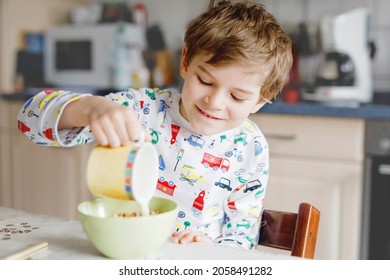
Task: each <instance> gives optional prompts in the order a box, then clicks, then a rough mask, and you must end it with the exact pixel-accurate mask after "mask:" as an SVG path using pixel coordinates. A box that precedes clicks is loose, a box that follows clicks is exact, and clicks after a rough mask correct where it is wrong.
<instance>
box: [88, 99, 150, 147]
mask: <svg viewBox="0 0 390 280" xmlns="http://www.w3.org/2000/svg"><path fill="white" fill-rule="evenodd" d="M104 101H105V102H102V103H101V104H99V105H97V106H94V107H93V109H92V110H91V112H90V115H89V125H90V128H91V131H92V133H93V134H94V135H95V138H96V141H97V142H98V143H99V144H100V145H102V146H106V145H108V146H111V147H113V148H115V147H119V146H121V145H129V144H131V142H135V141H137V140H140V139H141V137H142V133H144V132H143V130H142V127H141V124H140V123H139V121H138V119H137V115H136V113H135V112H134V111H133V110H131V109H130V108H128V107H126V106H123V105H120V104H118V103H115V102H112V101H108V100H104Z"/></svg>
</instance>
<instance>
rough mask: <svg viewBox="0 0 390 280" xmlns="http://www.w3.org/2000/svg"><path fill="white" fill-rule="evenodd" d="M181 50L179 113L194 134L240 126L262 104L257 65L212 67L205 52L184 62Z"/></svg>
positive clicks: (260, 72) (210, 132)
mask: <svg viewBox="0 0 390 280" xmlns="http://www.w3.org/2000/svg"><path fill="white" fill-rule="evenodd" d="M186 51H187V50H186V48H184V49H183V53H182V59H181V65H180V74H181V76H182V77H183V79H184V85H183V90H182V99H181V102H180V113H181V115H182V116H183V117H184V118H185V119H186V120H187V121H189V122H190V124H191V126H192V128H193V129H194V130H195V132H196V133H198V134H201V135H206V136H207V135H212V134H215V133H219V132H222V131H226V130H229V129H232V128H235V127H237V126H239V125H241V124H242V123H243V122H244V121H245V119H247V117H248V116H249V114H251V113H255V112H257V111H258V110H259V109H260V108H261V106H262V105H263V104H264V102H263V101H260V100H261V98H260V89H261V84H262V83H263V81H264V80H265V78H266V73H265V71H259V67H254V66H248V65H247V64H239V63H234V64H230V65H222V66H212V65H210V64H208V63H206V61H208V59H209V58H210V56H209V55H203V54H199V55H196V56H195V57H194V58H193V59H192V60H191V63H190V64H189V65H186V64H185V59H184V56H185V54H186Z"/></svg>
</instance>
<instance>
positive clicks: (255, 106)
mask: <svg viewBox="0 0 390 280" xmlns="http://www.w3.org/2000/svg"><path fill="white" fill-rule="evenodd" d="M265 103H266V102H265V101H259V102H258V103H257V104H256V105H254V106H253V108H252V110H251V114H254V113H256V112H257V111H259V110H260V109H261V107H263V106H264V104H265Z"/></svg>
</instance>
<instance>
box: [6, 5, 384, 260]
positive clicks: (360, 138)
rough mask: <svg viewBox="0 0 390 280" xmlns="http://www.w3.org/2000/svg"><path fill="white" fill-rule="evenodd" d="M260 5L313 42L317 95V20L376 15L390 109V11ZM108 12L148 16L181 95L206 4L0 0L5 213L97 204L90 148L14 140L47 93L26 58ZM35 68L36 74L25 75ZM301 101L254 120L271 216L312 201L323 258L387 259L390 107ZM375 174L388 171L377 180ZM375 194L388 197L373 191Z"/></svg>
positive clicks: (376, 63) (309, 79)
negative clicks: (53, 36) (193, 32)
mask: <svg viewBox="0 0 390 280" xmlns="http://www.w3.org/2000/svg"><path fill="white" fill-rule="evenodd" d="M258 2H262V3H264V4H265V5H266V7H267V8H268V9H269V10H270V11H271V12H272V13H274V15H275V16H276V17H277V18H278V19H279V21H280V22H281V23H282V25H283V26H284V27H285V28H286V30H287V31H288V32H289V33H290V34H291V36H292V38H293V39H294V41H295V42H301V43H302V41H299V40H298V39H297V38H301V39H302V34H303V35H305V36H306V35H307V36H306V39H307V40H304V41H305V44H304V45H302V44H301V45H299V46H300V48H301V49H302V47H304V49H305V50H306V51H305V52H301V53H298V55H297V56H296V61H298V64H299V72H297V73H299V76H298V81H299V83H300V84H302V85H305V86H308V87H310V84H312V83H313V81H314V79H315V76H314V73H315V72H316V68H317V67H318V62H319V60H320V57H321V55H322V53H321V52H320V51H321V47H320V46H319V43H318V34H317V32H318V28H319V22H320V20H321V19H323V18H324V17H325V16H326V15H335V14H338V13H342V12H346V11H348V10H351V9H353V8H357V7H368V8H369V9H370V10H371V11H372V14H371V26H370V27H371V29H370V32H369V33H368V35H369V37H370V38H369V39H370V41H372V42H374V44H375V49H376V52H375V55H374V57H373V59H372V61H371V66H372V77H369V79H371V78H372V80H371V81H372V84H373V92H375V94H374V97H378V96H380V99H381V100H385V101H384V102H383V103H387V104H390V102H389V100H390V49H389V48H388V46H389V45H390V18H389V17H388V11H389V10H390V1H387V0H328V1H322V0H262V1H260V0H259V1H258ZM107 3H110V4H118V3H119V4H121V3H125V4H127V5H128V7H131V8H132V9H134V11H138V12H140V14H138V16H139V17H138V16H135V14H134V15H133V20H134V21H137V22H138V24H140V25H141V26H142V25H143V24H145V23H146V25H148V26H149V27H153V29H151V30H152V33H151V34H154V36H152V39H153V38H154V39H155V38H159V40H151V41H152V42H154V44H155V48H156V49H157V53H159V54H161V56H160V59H157V60H158V61H159V63H157V64H158V67H157V68H159V71H160V72H159V73H157V72H156V73H154V76H153V77H154V80H153V81H154V83H155V84H156V85H159V84H161V85H162V86H165V85H166V86H175V87H179V86H180V79H179V78H178V75H177V65H178V55H179V52H180V48H181V46H182V38H183V32H184V29H185V26H186V24H187V22H188V21H189V19H191V18H193V17H194V16H196V15H197V14H199V13H200V12H201V11H202V10H203V9H204V8H205V7H206V6H207V4H208V0H164V1H152V0H143V1H141V0H138V1H136V0H133V1H97V0H96V1H92V0H0V92H1V93H2V98H0V207H1V206H3V207H14V208H18V209H22V210H26V211H31V212H39V213H44V214H51V215H57V216H62V217H65V218H76V216H75V206H76V205H77V204H78V203H79V202H80V201H83V200H86V199H88V198H89V197H90V194H89V192H88V190H87V187H86V185H85V174H86V170H85V167H86V166H85V165H86V162H87V159H88V155H89V151H90V149H91V146H88V145H87V146H84V147H75V148H71V149H58V148H42V147H39V146H36V145H33V144H31V143H30V142H29V141H27V139H26V138H25V136H24V135H22V134H21V133H20V132H19V131H18V130H17V127H16V124H15V116H16V113H17V111H18V109H19V108H20V107H21V106H22V104H23V102H25V101H26V98H27V97H28V96H29V95H28V94H31V92H28V88H25V86H33V87H34V88H36V87H40V86H46V84H45V82H41V84H40V83H38V84H34V82H36V81H37V80H38V79H33V81H31V80H29V79H26V78H25V77H23V75H21V74H20V73H18V72H20V68H22V69H24V68H23V66H21V65H20V64H19V62H20V61H18V59H17V57H18V55H19V56H20V55H21V53H24V52H27V53H31V52H32V53H38V54H39V53H41V52H42V51H43V52H44V49H43V48H42V45H41V44H40V42H41V41H40V39H41V38H42V37H40V35H42V34H45V32H46V31H47V30H48V29H49V27H50V28H51V27H54V26H58V25H72V26H78V27H80V28H81V27H85V26H92V25H95V24H96V22H98V21H100V20H102V17H101V15H102V14H101V13H100V12H99V9H97V8H96V7H102V6H103V5H104V4H107ZM139 4H141V5H139ZM145 11H146V14H145V13H144V12H145ZM113 12H114V15H113V16H114V21H115V17H118V10H116V13H117V14H116V15H115V11H113ZM142 15H146V17H142ZM110 16H112V14H110V13H109V12H108V10H107V11H106V13H105V17H106V18H105V20H106V21H111V20H113V19H112V18H110ZM121 16H124V17H126V15H123V14H121ZM127 16H128V15H127ZM302 24H304V25H302ZM302 27H303V29H302ZM300 28H301V29H300ZM299 30H301V32H298V31H299ZM302 30H303V31H304V32H303V33H302ZM153 32H154V33H153ZM148 43H150V42H148ZM160 51H161V52H160ZM153 55H155V54H153ZM157 56H159V55H157ZM145 58H147V57H145ZM19 59H20V57H19ZM145 62H147V60H145ZM146 64H147V63H146ZM32 65H34V64H31V63H27V66H28V67H32ZM146 66H148V65H146ZM24 67H26V65H25V66H24ZM34 67H36V65H34V66H33V69H35V72H34V71H33V73H34V74H36V75H38V77H40V76H39V72H40V71H41V70H42V69H41V68H34ZM22 72H23V71H22ZM30 74H31V73H30ZM22 77H23V78H22ZM35 77H36V76H35ZM40 78H41V77H40ZM31 83H32V84H31ZM34 90H36V89H34ZM26 92H27V96H26ZM299 94H300V92H298V96H292V97H291V98H285V97H286V96H287V94H285V95H281V98H280V99H278V101H277V102H275V103H274V104H273V105H271V106H268V107H265V108H264V109H262V110H261V112H260V113H259V114H255V115H254V116H253V117H252V120H253V121H255V122H256V123H258V124H259V126H260V127H261V128H262V130H263V132H264V133H265V134H266V137H267V139H268V141H269V145H270V147H271V164H272V165H271V168H272V173H271V175H272V176H271V177H270V187H269V191H268V193H267V200H268V201H267V203H268V206H269V208H276V209H280V210H286V211H296V210H297V207H298V203H299V202H303V201H308V202H311V203H313V204H314V205H315V206H316V207H317V208H319V210H320V211H321V222H320V233H319V237H318V241H317V244H318V245H317V251H316V258H319V259H359V258H363V259H366V258H384V259H390V239H389V236H390V227H389V225H386V224H384V222H383V221H384V220H389V217H388V216H387V215H388V214H383V213H389V211H390V209H389V207H390V206H387V205H390V203H389V202H390V193H388V192H389V191H387V189H390V188H386V187H389V186H390V181H389V177H390V176H389V174H390V160H389V154H390V140H389V135H390V128H389V126H390V106H388V105H387V106H386V105H377V104H364V105H362V106H358V107H356V106H354V107H353V108H350V107H348V106H347V107H340V106H338V107H333V106H327V105H324V104H321V103H319V104H317V103H313V104H312V103H308V102H302V100H300V95H299ZM282 101H285V102H282ZM290 103H294V104H290ZM377 147H380V149H381V150H380V149H379V148H378V149H379V150H378V149H377ZM375 167H378V168H379V171H380V172H379V173H378V174H377V175H375V176H374V173H375V172H376V171H375ZM378 168H377V169H378ZM375 174H376V173H375ZM374 186H376V187H377V188H380V189H382V191H381V192H374V191H373V189H374ZM383 190H386V191H383ZM371 198H375V201H372V199H371ZM378 205H379V206H378ZM384 215H385V216H384ZM373 216H378V219H374V218H373ZM373 240H374V241H373ZM375 240H376V241H375Z"/></svg>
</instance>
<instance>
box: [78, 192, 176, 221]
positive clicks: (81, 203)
mask: <svg viewBox="0 0 390 280" xmlns="http://www.w3.org/2000/svg"><path fill="white" fill-rule="evenodd" d="M153 199H159V200H160V199H161V200H165V201H168V202H170V203H173V208H172V209H170V210H168V211H165V212H162V213H159V214H157V215H149V216H135V217H114V216H103V217H101V216H97V215H92V214H87V213H85V211H82V210H81V207H82V206H83V205H85V204H89V203H94V202H97V201H104V200H114V201H130V202H133V203H137V204H138V205H140V204H139V203H138V202H137V201H135V200H124V199H119V198H112V197H97V198H92V199H90V200H85V201H82V202H80V203H79V204H78V205H77V208H76V209H77V213H78V214H79V215H83V216H85V217H91V218H97V219H113V220H114V219H118V218H119V219H120V218H123V219H126V218H132V220H133V219H148V218H150V217H157V216H165V215H168V214H171V212H178V203H177V202H176V201H174V200H172V199H169V198H165V197H158V196H153V198H152V200H153ZM140 207H141V206H140Z"/></svg>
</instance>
